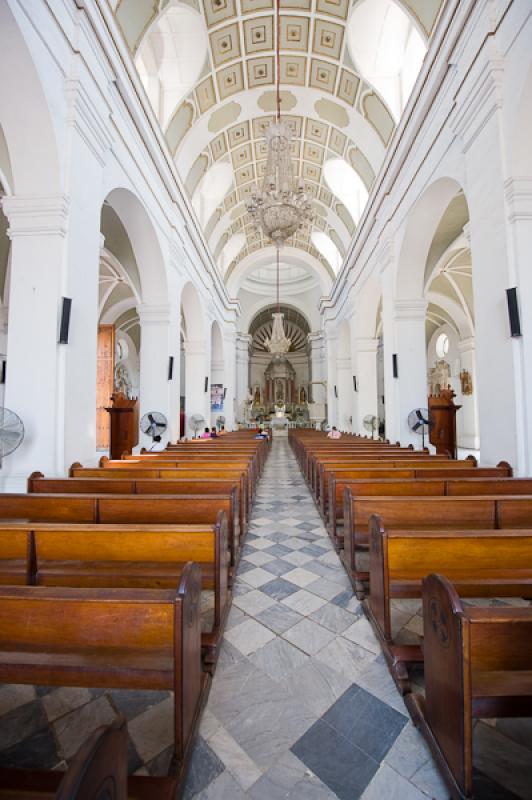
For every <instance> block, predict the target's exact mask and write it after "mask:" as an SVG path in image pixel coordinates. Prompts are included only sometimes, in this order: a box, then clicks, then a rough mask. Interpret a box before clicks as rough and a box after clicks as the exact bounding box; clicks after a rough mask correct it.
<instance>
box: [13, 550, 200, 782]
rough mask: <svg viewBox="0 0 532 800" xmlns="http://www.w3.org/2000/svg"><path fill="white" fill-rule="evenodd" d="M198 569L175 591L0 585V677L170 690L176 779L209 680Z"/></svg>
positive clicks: (188, 568) (181, 770)
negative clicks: (205, 671)
mask: <svg viewBox="0 0 532 800" xmlns="http://www.w3.org/2000/svg"><path fill="white" fill-rule="evenodd" d="M200 591H201V577H200V570H199V567H198V566H196V565H194V564H188V565H186V567H185V568H184V569H183V573H182V577H181V580H180V583H179V588H178V589H177V590H176V589H169V590H165V591H160V590H159V591H153V590H149V589H135V590H134V591H132V590H127V589H99V590H94V589H75V588H64V587H41V586H30V587H26V586H13V587H6V586H2V587H0V607H1V608H2V614H0V681H1V682H3V683H27V684H36V685H46V686H82V687H91V688H102V689H109V688H114V689H139V690H143V689H144V690H145V689H150V690H151V689H158V690H166V691H172V692H173V693H174V758H173V766H172V771H173V774H175V775H176V776H178V777H180V776H182V775H183V773H184V771H185V766H186V762H187V759H188V756H189V754H190V751H191V747H192V743H193V739H194V735H195V731H196V727H197V724H198V720H199V715H200V710H201V707H202V703H203V702H204V700H205V697H206V691H207V688H208V686H209V678H208V676H207V675H204V674H202V673H201V663H200V614H199V602H200V599H199V598H200Z"/></svg>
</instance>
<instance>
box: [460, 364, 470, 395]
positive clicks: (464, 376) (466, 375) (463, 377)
mask: <svg viewBox="0 0 532 800" xmlns="http://www.w3.org/2000/svg"><path fill="white" fill-rule="evenodd" d="M460 384H461V388H462V394H465V395H469V394H473V379H472V377H471V373H470V372H468V371H467V369H462V370H460Z"/></svg>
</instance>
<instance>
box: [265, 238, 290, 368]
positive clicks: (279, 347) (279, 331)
mask: <svg viewBox="0 0 532 800" xmlns="http://www.w3.org/2000/svg"><path fill="white" fill-rule="evenodd" d="M279 271H280V265H279V249H277V312H274V313H273V314H272V317H273V326H272V335H271V336H270V337H269V339H265V341H264V344H265V345H266V347H267V348H268V350H269V351H270V353H271V354H272V355H273V356H277V357H278V358H279V357H281V356H284V355H286V353H288V351H289V350H290V345H291V344H292V341H291V339H289V338H288V336H287V335H286V334H285V332H284V326H283V318H284V314H282V313H281V305H280V300H279Z"/></svg>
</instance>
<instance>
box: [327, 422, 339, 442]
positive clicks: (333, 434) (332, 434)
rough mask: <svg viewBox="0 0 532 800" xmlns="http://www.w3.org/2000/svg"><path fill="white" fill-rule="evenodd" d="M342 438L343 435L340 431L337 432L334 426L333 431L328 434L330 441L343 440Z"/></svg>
mask: <svg viewBox="0 0 532 800" xmlns="http://www.w3.org/2000/svg"><path fill="white" fill-rule="evenodd" d="M341 437H342V434H341V433H340V431H339V430H337V428H336V426H335V425H333V426H332V429H331V430H330V431H329V433H328V434H327V438H328V439H341Z"/></svg>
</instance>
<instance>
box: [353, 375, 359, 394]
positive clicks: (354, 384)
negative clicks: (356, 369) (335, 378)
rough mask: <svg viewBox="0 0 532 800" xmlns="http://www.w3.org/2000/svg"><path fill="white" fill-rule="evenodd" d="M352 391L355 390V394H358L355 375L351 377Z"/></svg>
mask: <svg viewBox="0 0 532 800" xmlns="http://www.w3.org/2000/svg"><path fill="white" fill-rule="evenodd" d="M353 389H354V390H355V392H358V383H357V376H356V375H353Z"/></svg>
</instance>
